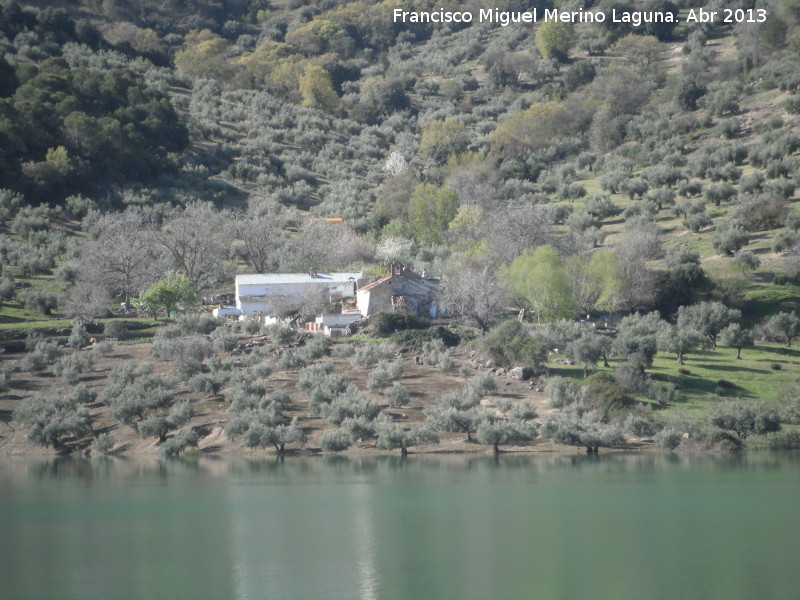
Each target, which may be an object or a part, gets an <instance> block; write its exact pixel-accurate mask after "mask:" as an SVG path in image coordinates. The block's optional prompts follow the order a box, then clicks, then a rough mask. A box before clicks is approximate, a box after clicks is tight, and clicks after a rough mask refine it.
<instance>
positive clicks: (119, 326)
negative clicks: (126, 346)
mask: <svg viewBox="0 0 800 600" xmlns="http://www.w3.org/2000/svg"><path fill="white" fill-rule="evenodd" d="M127 332H128V325H127V323H125V321H118V320H114V321H107V322H106V323H105V325H103V335H105V336H106V337H107V338H114V339H117V340H122V339H125V335H126V334H127Z"/></svg>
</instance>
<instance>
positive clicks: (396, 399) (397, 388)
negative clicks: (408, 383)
mask: <svg viewBox="0 0 800 600" xmlns="http://www.w3.org/2000/svg"><path fill="white" fill-rule="evenodd" d="M386 397H387V398H388V399H389V406H391V407H392V408H400V407H402V406H405V405H406V404H408V401H409V400H410V397H411V394H410V393H409V391H408V388H407V387H405V386H403V385H400V384H399V383H395V384H394V385H392V386H391V387H390V388H389V389H388V390H386Z"/></svg>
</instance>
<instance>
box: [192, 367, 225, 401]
mask: <svg viewBox="0 0 800 600" xmlns="http://www.w3.org/2000/svg"><path fill="white" fill-rule="evenodd" d="M229 379H230V373H226V372H224V371H218V372H216V373H198V374H196V375H195V376H194V377H192V378H191V379H189V388H190V389H191V390H192V391H193V392H198V393H203V394H207V395H209V396H216V395H217V394H219V393H220V391H222V388H224V387H225V386H226V385H227V384H228V380H229Z"/></svg>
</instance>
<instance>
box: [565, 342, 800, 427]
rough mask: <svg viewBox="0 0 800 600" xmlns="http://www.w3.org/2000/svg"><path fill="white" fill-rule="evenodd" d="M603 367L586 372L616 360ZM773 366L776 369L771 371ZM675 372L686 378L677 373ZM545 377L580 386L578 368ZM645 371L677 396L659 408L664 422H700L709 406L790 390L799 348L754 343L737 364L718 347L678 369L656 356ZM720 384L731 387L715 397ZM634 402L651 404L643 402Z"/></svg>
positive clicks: (772, 397)
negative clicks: (673, 389)
mask: <svg viewBox="0 0 800 600" xmlns="http://www.w3.org/2000/svg"><path fill="white" fill-rule="evenodd" d="M560 358H563V357H560ZM609 364H610V365H611V366H610V367H609V368H606V369H603V368H602V367H598V369H595V370H593V371H592V372H597V371H606V372H609V373H613V371H614V369H615V368H616V366H617V365H618V364H619V361H615V360H611V361H609ZM778 365H779V366H780V368H779V369H775V368H773V366H778ZM679 369H682V370H685V371H688V372H689V373H688V374H687V373H685V372H684V373H680V372H679ZM550 372H551V374H552V375H560V376H562V377H568V378H572V379H573V380H575V381H576V382H579V383H580V382H581V381H583V369H582V368H581V367H580V366H568V365H554V366H552V367H551V368H550ZM647 372H648V374H649V375H650V376H651V377H652V378H653V380H654V381H657V382H660V383H674V384H675V385H676V386H677V388H678V390H679V391H680V393H681V396H682V400H681V401H680V402H676V403H674V404H672V405H671V406H669V407H667V408H666V409H664V411H663V415H664V416H665V417H666V418H670V417H672V416H677V415H678V414H680V416H681V418H683V419H688V420H690V421H702V420H705V418H706V417H707V416H708V412H709V409H710V408H712V407H713V405H714V404H716V403H717V402H721V401H724V400H725V399H734V398H739V399H742V400H753V401H756V400H758V401H764V402H768V403H773V402H777V400H778V397H779V392H780V391H781V390H782V389H786V388H788V387H789V386H791V384H792V383H794V382H795V380H796V379H797V377H798V374H800V348H796V347H793V348H787V347H786V346H785V345H780V344H774V343H770V342H758V344H757V345H756V346H755V347H753V348H744V349H743V350H742V358H741V359H740V360H737V358H736V349H734V348H724V347H722V346H719V347H717V349H716V350H710V349H709V350H701V351H698V352H695V353H692V354H690V355H688V356H687V357H686V358H685V359H684V364H683V365H679V364H678V362H677V360H676V359H675V357H674V356H673V355H669V354H666V353H664V352H659V353H658V354H657V355H656V357H655V359H654V361H653V365H652V367H651V368H649V369H648V370H647ZM720 380H725V381H727V382H730V384H733V386H732V387H731V388H730V389H726V390H724V391H722V392H721V393H720V394H717V391H718V389H717V387H718V384H719V381H720ZM723 385H725V384H723ZM637 400H640V401H642V402H648V403H653V402H652V401H651V400H649V399H647V398H645V397H642V398H637Z"/></svg>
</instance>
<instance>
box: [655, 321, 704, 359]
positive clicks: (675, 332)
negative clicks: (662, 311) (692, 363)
mask: <svg viewBox="0 0 800 600" xmlns="http://www.w3.org/2000/svg"><path fill="white" fill-rule="evenodd" d="M702 341H703V335H702V334H700V333H698V332H697V331H694V330H693V329H681V328H680V327H675V326H674V325H670V324H669V323H664V325H663V326H662V327H661V330H660V331H659V332H658V336H657V344H658V349H659V350H662V351H664V352H669V353H671V354H674V355H675V357H676V358H677V359H678V364H679V365H682V364H683V360H684V358H685V357H686V355H687V354H688V353H689V352H691V351H692V350H695V349H696V348H697V347H698V346H699V345H700V343H701V342H702Z"/></svg>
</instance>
